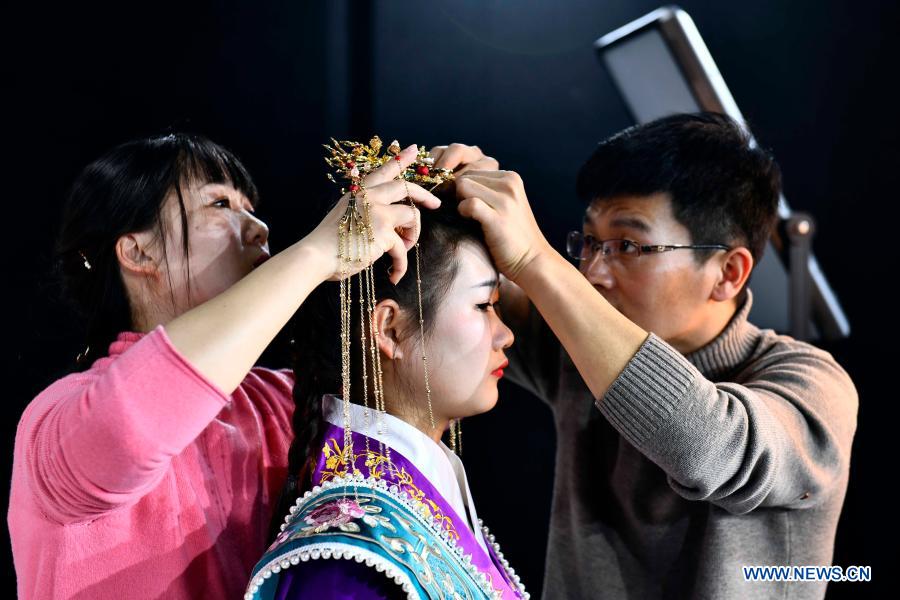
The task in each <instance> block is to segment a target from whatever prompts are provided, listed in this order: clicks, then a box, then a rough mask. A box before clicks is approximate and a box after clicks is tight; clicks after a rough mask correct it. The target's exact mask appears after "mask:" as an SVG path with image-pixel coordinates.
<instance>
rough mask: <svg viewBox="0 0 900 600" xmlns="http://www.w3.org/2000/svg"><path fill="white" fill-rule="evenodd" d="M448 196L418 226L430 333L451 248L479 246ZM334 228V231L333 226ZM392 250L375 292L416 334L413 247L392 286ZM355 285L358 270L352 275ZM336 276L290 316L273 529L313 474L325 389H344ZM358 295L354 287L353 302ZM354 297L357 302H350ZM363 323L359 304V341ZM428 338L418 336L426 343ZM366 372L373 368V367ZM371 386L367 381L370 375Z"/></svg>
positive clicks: (377, 269)
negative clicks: (284, 433) (285, 419)
mask: <svg viewBox="0 0 900 600" xmlns="http://www.w3.org/2000/svg"><path fill="white" fill-rule="evenodd" d="M440 196H443V197H444V198H446V199H445V200H444V202H442V203H441V206H440V207H439V208H437V209H434V210H429V209H423V210H421V211H419V212H420V214H421V222H422V231H421V235H420V237H419V248H420V257H421V261H420V264H421V273H420V275H421V279H422V317H423V319H424V321H425V323H424V334H425V337H426V338H428V336H429V335H430V332H431V328H432V326H433V324H434V316H435V314H436V312H437V310H438V308H439V307H440V304H441V302H442V301H443V299H444V297H445V296H446V294H447V292H448V291H449V290H450V287H451V286H452V283H453V280H454V279H455V278H456V274H457V272H458V269H459V262H458V260H457V252H456V250H457V249H458V248H459V246H460V245H461V244H462V243H463V242H472V243H476V244H479V245H481V246H484V234H483V232H482V230H481V226H480V225H479V224H478V223H477V222H476V221H473V220H471V219H467V218H464V217H462V216H461V215H460V214H459V212H458V211H457V209H456V204H457V203H456V201H455V199H453V198H452V196H450V195H449V194H448V193H447V192H446V191H445V192H444V193H442V194H440ZM335 235H337V232H335ZM390 265H391V257H390V256H388V255H387V254H385V255H383V256H382V257H381V258H379V259H378V260H377V261H375V263H374V265H373V272H374V275H375V293H376V296H377V300H378V301H381V300H386V299H392V300H394V301H396V302H397V304H398V305H399V306H400V309H401V310H403V311H412V313H413V314H415V315H416V318H414V319H409V320H408V327H409V330H408V331H407V332H405V334H406V335H409V336H411V337H412V338H413V339H417V338H419V337H420V335H419V322H418V315H417V312H418V296H417V290H416V271H415V258H414V250H410V251H409V268H408V270H407V272H406V274H405V275H404V276H403V278H402V279H401V280H400V281H399V282H398V283H397V285H396V286H395V285H394V284H393V283H391V282H390V280H389V279H388V267H389V266H390ZM353 283H354V290H355V289H356V287H355V283H356V278H355V277H354V279H353ZM338 285H339V284H337V283H334V282H332V283H325V284H322V285H320V286H319V287H318V288H316V290H314V291H313V293H312V294H310V296H309V297H308V298H307V299H306V301H305V302H304V303H303V305H302V306H301V307H300V309H299V310H298V311H297V314H296V315H295V316H294V318H293V320H292V325H291V327H292V330H293V332H294V334H293V336H292V337H293V338H294V339H295V348H294V356H293V368H294V375H295V384H294V404H295V409H294V416H293V429H294V439H293V441H292V443H291V447H290V451H289V452H288V480H287V483H286V484H285V488H284V491H283V493H282V495H281V499H280V500H279V501H278V505H277V507H276V510H275V513H274V515H273V520H272V531H271V537H272V538H274V537H275V535H277V533H278V528H279V527H280V524H281V523H283V521H282V520H281V519H282V518H283V517H284V515H286V514H287V512H288V509H289V508H290V506H291V505H292V504H293V503H294V502H295V501H296V499H297V498H298V497H299V495H300V494H301V493H302V492H303V491H304V490H305V489H308V488H309V487H310V486H311V485H312V481H311V478H312V474H313V470H314V468H315V464H316V461H317V460H318V457H319V454H320V452H321V444H322V439H321V436H322V434H323V432H324V429H325V427H324V417H323V415H322V396H323V395H325V394H328V393H335V394H338V393H340V391H341V354H340V342H339V335H338V333H339V328H340V317H339V302H338ZM357 299H358V297H357V294H354V302H356V301H357ZM355 306H356V305H354V307H355ZM360 330H361V323H360V317H359V314H358V310H354V311H352V322H351V331H352V332H355V333H353V334H352V340H353V342H352V343H353V344H354V346H353V347H355V348H357V349H358V347H359V346H358V340H359V339H360ZM424 342H425V340H419V343H424ZM352 355H353V357H354V358H353V359H352V360H351V369H352V373H351V377H352V379H351V381H352V383H351V387H350V389H351V401H353V402H355V403H357V404H363V399H362V390H361V388H362V386H361V385H360V383H361V381H362V369H361V366H360V361H359V360H358V359H357V358H356V357H357V350H353V351H352ZM370 376H371V374H370ZM369 389H370V390H371V389H372V386H371V382H370V385H369Z"/></svg>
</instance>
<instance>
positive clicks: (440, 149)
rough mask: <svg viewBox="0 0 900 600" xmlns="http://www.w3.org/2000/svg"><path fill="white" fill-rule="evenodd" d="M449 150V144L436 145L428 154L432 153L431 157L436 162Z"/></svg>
mask: <svg viewBox="0 0 900 600" xmlns="http://www.w3.org/2000/svg"><path fill="white" fill-rule="evenodd" d="M446 151H447V146H435V147H434V148H432V149H431V150H429V151H428V154H430V155H431V158H433V159H434V162H435V163H437V162H438V161H439V160H440V159H441V155H443V154H444V152H446Z"/></svg>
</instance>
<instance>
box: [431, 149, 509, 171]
mask: <svg viewBox="0 0 900 600" xmlns="http://www.w3.org/2000/svg"><path fill="white" fill-rule="evenodd" d="M430 152H431V155H432V156H433V157H434V166H435V167H439V168H441V169H450V170H452V171H453V172H454V173H455V174H456V175H457V176H459V175H462V174H463V173H466V172H468V171H496V170H497V169H498V168H500V163H498V162H497V160H496V159H494V158H491V157H490V156H485V155H484V152H482V151H481V148H479V147H478V146H466V145H465V144H450V145H449V146H435V147H434V148H432V149H431V150H430Z"/></svg>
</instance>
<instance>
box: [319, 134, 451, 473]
mask: <svg viewBox="0 0 900 600" xmlns="http://www.w3.org/2000/svg"><path fill="white" fill-rule="evenodd" d="M331 141H332V145H331V146H329V145H327V144H326V145H325V149H326V151H327V153H328V155H327V156H326V157H325V162H326V163H327V164H328V166H329V167H331V169H332V170H333V171H334V173H329V174H328V179H330V180H331V181H333V182H335V183H338V180H337V179H336V177H335V175H337V177H339V178H340V179H342V180H345V181H346V182H349V185H347V187H346V188H344V187H343V185H342V188H341V193H342V194H344V193H347V192H349V193H350V198H349V201H348V204H347V210H346V212H345V213H344V216H343V217H342V219H341V221H340V223H339V225H338V253H339V256H340V261H341V279H340V314H341V337H340V340H341V379H342V388H343V389H342V394H341V395H342V397H343V417H344V452H345V453H347V454H348V457H347V458H348V462H347V464H349V465H350V466H351V469H354V470H355V466H354V461H353V458H352V457H353V456H354V454H353V437H352V432H351V427H350V384H351V371H350V360H351V337H352V331H351V329H352V327H351V314H352V312H351V311H352V310H353V282H352V278H351V277H350V272H351V271H352V270H353V269H351V264H352V263H353V262H356V263H363V262H365V263H366V264H368V263H370V262H371V248H372V244H373V243H374V242H375V239H374V237H373V235H372V223H371V216H370V204H369V201H368V199H367V198H366V190H365V175H367V174H369V173H371V172H372V171H374V170H375V169H377V168H379V167H381V166H382V165H384V164H386V163H388V162H389V161H391V160H397V161H399V160H400V150H401V149H400V144H399V143H398V142H397V141H396V140H395V141H393V142H391V144H390V145H389V146H388V148H387V152H386V153H384V154H382V153H381V150H382V142H381V139H380V138H379V137H378V136H375V137H373V138H372V139H371V140H370V141H369V143H368V144H362V143H359V142H354V141H338V140H335V139H334V138H332V140H331ZM396 179H400V180H401V181H403V182H404V184H405V183H406V182H412V183H415V184H418V185H422V186H423V187H426V188H428V189H429V190H433V189H435V188H436V187H438V186H440V185H442V184H443V183H445V182H447V181H450V180H452V179H453V171H452V170H449V169H442V168H436V167H435V166H434V158H433V157H432V156H431V155H430V154H429V153H428V152H427V151H426V150H425V148H424V147H420V148H418V153H417V155H416V159H415V161H413V163H412V164H410V165H409V166H408V167H406V168H405V169H401V170H400V172H399V173H398V174H397V176H396ZM406 195H407V200H409V203H410V206H412V208H413V209H414V210H417V208H416V206H415V203H413V201H412V199H411V198H410V197H409V191H408V190H407V194H406ZM358 200H361V201H362V206H360V205H359V202H358ZM415 257H416V291H417V294H418V307H419V328H420V333H421V334H422V335H421V339H422V344H423V345H422V366H423V369H424V379H425V395H426V400H427V405H428V416H429V420H430V424H431V427H432V428H434V427H435V423H434V413H433V410H432V406H431V387H430V385H429V382H428V358H427V356H426V354H425V346H424V339H425V336H424V323H425V322H424V319H423V317H422V279H421V269H420V259H419V244H418V242H416V244H415ZM357 289H358V298H359V300H358V301H359V318H360V352H359V360H360V366H361V369H362V380H361V383H362V386H363V389H362V397H363V405H364V415H365V416H364V419H365V423H364V427H366V428H368V427H369V418H370V413H369V389H368V387H369V386H368V382H369V375H370V373H371V381H372V398H373V399H374V401H375V407H374V408H375V416H376V425H377V427H378V433H379V434H384V435H386V434H387V432H386V431H385V430H384V415H385V413H386V410H385V402H384V388H383V384H382V371H381V352H380V351H379V350H378V346H377V338H378V325H377V323H376V321H375V318H374V312H375V305H376V304H377V298H376V294H375V277H374V272H373V270H372V265H371V264H369V266H367V267H365V268H363V269H362V270H361V271H359V273H358V275H357ZM367 337H368V339H367ZM366 354H368V357H367V356H366ZM370 369H371V371H370ZM368 444H369V438H368V436H366V456H367V457H370V456H372V455H371V453H370V451H369V447H368ZM451 444H452V446H453V450H454V451H457V448H458V447H459V446H461V434H460V432H459V425H458V423H456V422H455V421H454V422H452V423H451ZM383 452H384V453H385V454H386V455H387V458H388V461H387V463H388V464H392V462H391V460H390V448H389V447H387V446H386V447H385V449H384V450H383ZM367 464H368V461H367ZM353 474H354V475H357V476H361V475H362V474H361V473H359V472H358V471H354V472H353Z"/></svg>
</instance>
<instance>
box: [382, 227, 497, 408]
mask: <svg viewBox="0 0 900 600" xmlns="http://www.w3.org/2000/svg"><path fill="white" fill-rule="evenodd" d="M456 258H457V260H458V262H459V268H458V269H457V273H456V278H455V279H454V280H453V283H452V284H451V287H450V289H449V291H448V292H447V294H446V296H444V298H443V301H442V302H441V304H440V305H439V306H438V309H437V311H436V314H435V316H434V323H433V324H432V328H431V331H430V333H429V334H428V335H427V339H426V344H425V349H426V353H427V357H428V361H427V362H428V380H429V383H430V387H431V401H432V407H433V411H434V417H435V422H436V423H437V422H439V421H440V422H443V421H445V420H448V419H456V418H461V417H468V416H472V415H476V414H480V413H483V412H487V411H489V410H491V409H492V408H493V407H494V405H495V404H496V403H497V382H498V381H499V380H500V378H501V377H503V369H504V368H505V367H506V365H507V364H508V361H507V360H506V356H505V355H504V353H503V350H504V349H505V348H508V347H509V346H510V345H512V343H513V333H512V331H510V329H509V328H508V327H507V326H506V325H505V324H504V323H503V321H501V320H500V317H499V316H498V314H497V311H496V309H495V307H494V304H496V303H497V302H498V300H499V289H498V286H499V280H498V276H497V271H496V269H495V268H494V265H493V264H492V263H491V261H490V259H489V258H488V255H487V253H486V251H485V249H484V248H483V247H481V246H480V245H477V244H474V243H471V242H463V243H462V244H460V246H459V248H458V250H457V255H456ZM407 276H412V274H409V275H407ZM423 283H425V284H426V285H427V282H423ZM413 317H414V318H415V319H418V312H416V314H415V315H413ZM414 337H416V338H417V336H414ZM406 345H407V346H408V349H407V350H405V351H404V359H403V360H402V361H401V362H402V363H403V364H402V365H400V364H397V365H396V367H395V368H404V370H405V369H406V368H407V367H410V372H406V373H398V377H399V378H400V379H401V380H403V381H404V383H405V385H404V388H405V389H406V391H407V393H412V394H413V400H412V401H413V402H414V403H415V405H416V406H417V407H418V408H419V412H420V413H421V412H422V408H423V407H424V406H425V385H424V373H423V369H422V360H421V345H420V344H419V343H418V342H417V341H416V342H415V343H412V340H410V343H408V344H406ZM413 346H414V347H413ZM424 410H426V411H427V409H424ZM425 414H426V415H427V413H425Z"/></svg>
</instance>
